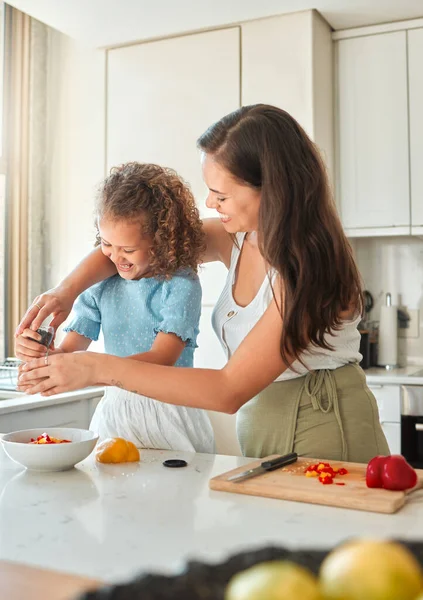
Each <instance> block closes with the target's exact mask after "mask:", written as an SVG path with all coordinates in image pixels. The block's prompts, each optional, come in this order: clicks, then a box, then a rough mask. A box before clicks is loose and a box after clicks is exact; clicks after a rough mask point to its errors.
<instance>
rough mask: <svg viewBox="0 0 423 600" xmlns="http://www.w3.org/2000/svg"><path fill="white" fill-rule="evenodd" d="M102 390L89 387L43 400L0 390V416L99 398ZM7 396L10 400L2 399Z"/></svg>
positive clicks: (38, 395)
mask: <svg viewBox="0 0 423 600" xmlns="http://www.w3.org/2000/svg"><path fill="white" fill-rule="evenodd" d="M103 389H104V388H103V387H90V388H84V389H82V390H76V391H74V392H65V393H63V394H56V395H55V396H46V397H45V398H43V396H41V394H34V395H33V396H30V395H27V394H24V393H20V392H15V391H11V392H10V391H7V390H0V394H1V395H0V415H5V414H8V413H11V412H17V411H19V410H29V409H34V408H40V407H47V406H56V405H57V404H66V403H68V402H78V401H79V400H85V399H87V398H92V397H93V396H97V395H98V396H101V395H102V393H103ZM9 394H10V398H7V399H3V398H5V397H7V396H8V395H9ZM3 432H4V430H3Z"/></svg>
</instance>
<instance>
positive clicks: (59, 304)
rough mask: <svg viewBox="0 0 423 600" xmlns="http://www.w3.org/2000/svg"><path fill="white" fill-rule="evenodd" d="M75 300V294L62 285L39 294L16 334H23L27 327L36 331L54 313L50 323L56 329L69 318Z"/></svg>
mask: <svg viewBox="0 0 423 600" xmlns="http://www.w3.org/2000/svg"><path fill="white" fill-rule="evenodd" d="M74 301H75V297H74V295H73V294H71V293H70V292H69V290H68V289H67V288H62V287H60V286H58V287H56V288H53V289H51V290H49V291H47V292H45V293H44V294H41V296H37V297H36V298H35V300H34V302H33V303H32V304H31V306H30V307H29V308H28V310H27V311H26V313H25V315H24V316H23V318H22V320H21V322H20V323H19V325H18V327H17V329H16V331H15V336H16V337H18V336H19V335H21V334H23V332H24V331H25V330H26V329H32V330H33V331H36V330H37V329H38V328H39V327H41V324H42V323H43V321H44V320H45V319H46V318H47V317H48V316H50V315H53V320H52V321H51V323H49V324H50V325H51V326H52V327H53V328H54V330H55V331H56V330H57V328H58V327H59V325H61V324H62V323H63V322H64V321H65V320H66V319H67V317H68V315H69V313H70V312H71V310H72V306H73V303H74Z"/></svg>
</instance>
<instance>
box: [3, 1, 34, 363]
mask: <svg viewBox="0 0 423 600" xmlns="http://www.w3.org/2000/svg"><path fill="white" fill-rule="evenodd" d="M5 8H6V10H5V81H6V83H7V85H6V89H5V111H4V114H5V115H6V117H7V118H6V119H5V126H6V131H5V138H6V156H7V180H6V181H7V187H6V315H7V320H6V344H7V346H6V347H7V352H8V354H10V355H12V354H13V332H14V329H15V327H16V325H17V323H18V322H19V319H20V317H21V315H22V314H23V313H24V312H25V310H26V307H27V306H26V305H27V296H28V175H29V158H28V148H29V146H28V138H29V65H30V37H31V24H30V17H29V16H28V15H25V14H23V13H21V12H20V11H18V10H16V9H14V8H11V7H10V6H8V5H6V7H5Z"/></svg>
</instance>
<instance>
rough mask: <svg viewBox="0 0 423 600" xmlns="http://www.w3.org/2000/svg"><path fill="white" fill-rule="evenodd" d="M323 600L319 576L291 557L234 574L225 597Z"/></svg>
mask: <svg viewBox="0 0 423 600" xmlns="http://www.w3.org/2000/svg"><path fill="white" fill-rule="evenodd" d="M300 598H301V600H320V599H321V596H320V594H319V588H318V583H317V579H316V577H314V575H313V574H312V573H310V571H308V570H307V569H305V568H304V567H301V566H300V565H297V564H295V563H293V562H291V561H288V560H280V561H271V562H265V563H261V564H258V565H255V566H254V567H251V568H249V569H247V570H245V571H241V572H240V573H237V574H236V575H234V577H232V579H231V580H230V581H229V584H228V586H227V588H226V592H225V600H299V599H300Z"/></svg>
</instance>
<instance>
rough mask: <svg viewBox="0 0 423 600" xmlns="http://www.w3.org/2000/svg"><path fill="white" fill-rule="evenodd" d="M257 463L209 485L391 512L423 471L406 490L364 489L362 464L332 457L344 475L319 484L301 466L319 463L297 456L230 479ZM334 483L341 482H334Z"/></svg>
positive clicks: (422, 480) (422, 476) (420, 473)
mask: <svg viewBox="0 0 423 600" xmlns="http://www.w3.org/2000/svg"><path fill="white" fill-rule="evenodd" d="M273 458H275V456H269V457H266V458H264V459H263V460H271V459H273ZM261 462H262V460H256V461H254V462H252V463H250V464H248V465H244V466H243V467H238V468H237V469H234V470H232V471H228V472H227V473H222V475H218V476H217V477H213V479H211V480H210V482H209V486H210V488H211V489H212V490H217V491H221V492H233V493H236V494H248V495H250V496H263V497H265V498H279V499H281V500H293V501H295V502H308V503H310V504H325V505H327V506H339V507H342V508H354V509H356V510H365V511H369V512H378V513H394V512H397V511H398V510H399V509H400V508H401V507H402V506H404V504H405V502H406V500H407V495H408V494H409V493H410V492H412V491H413V490H415V489H417V488H419V487H420V486H421V485H422V484H423V471H418V472H417V475H418V478H419V482H418V483H417V486H416V487H414V488H413V489H412V490H408V491H407V492H399V491H398V492H393V491H390V490H383V489H376V488H368V487H367V485H366V468H367V465H366V464H363V463H348V462H340V461H336V460H334V461H330V464H331V466H332V467H333V468H334V469H340V468H342V467H344V468H346V469H347V471H348V474H347V475H343V476H339V478H336V479H335V481H334V482H333V484H332V485H323V484H322V483H320V481H319V480H318V478H317V477H306V476H305V473H304V472H305V469H306V468H307V467H308V466H309V465H312V464H314V463H316V462H319V461H318V460H316V459H313V458H298V460H297V461H296V462H295V464H293V465H289V466H288V467H283V468H282V469H277V470H275V471H271V472H269V473H265V474H263V475H260V477H253V478H251V479H246V480H245V481H240V482H234V481H231V480H230V478H231V477H232V476H234V475H238V474H239V473H241V472H243V471H245V470H248V469H254V468H256V467H258V466H259V465H260V464H261ZM337 483H339V484H341V485H336V484H337ZM342 484H344V485H342Z"/></svg>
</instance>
